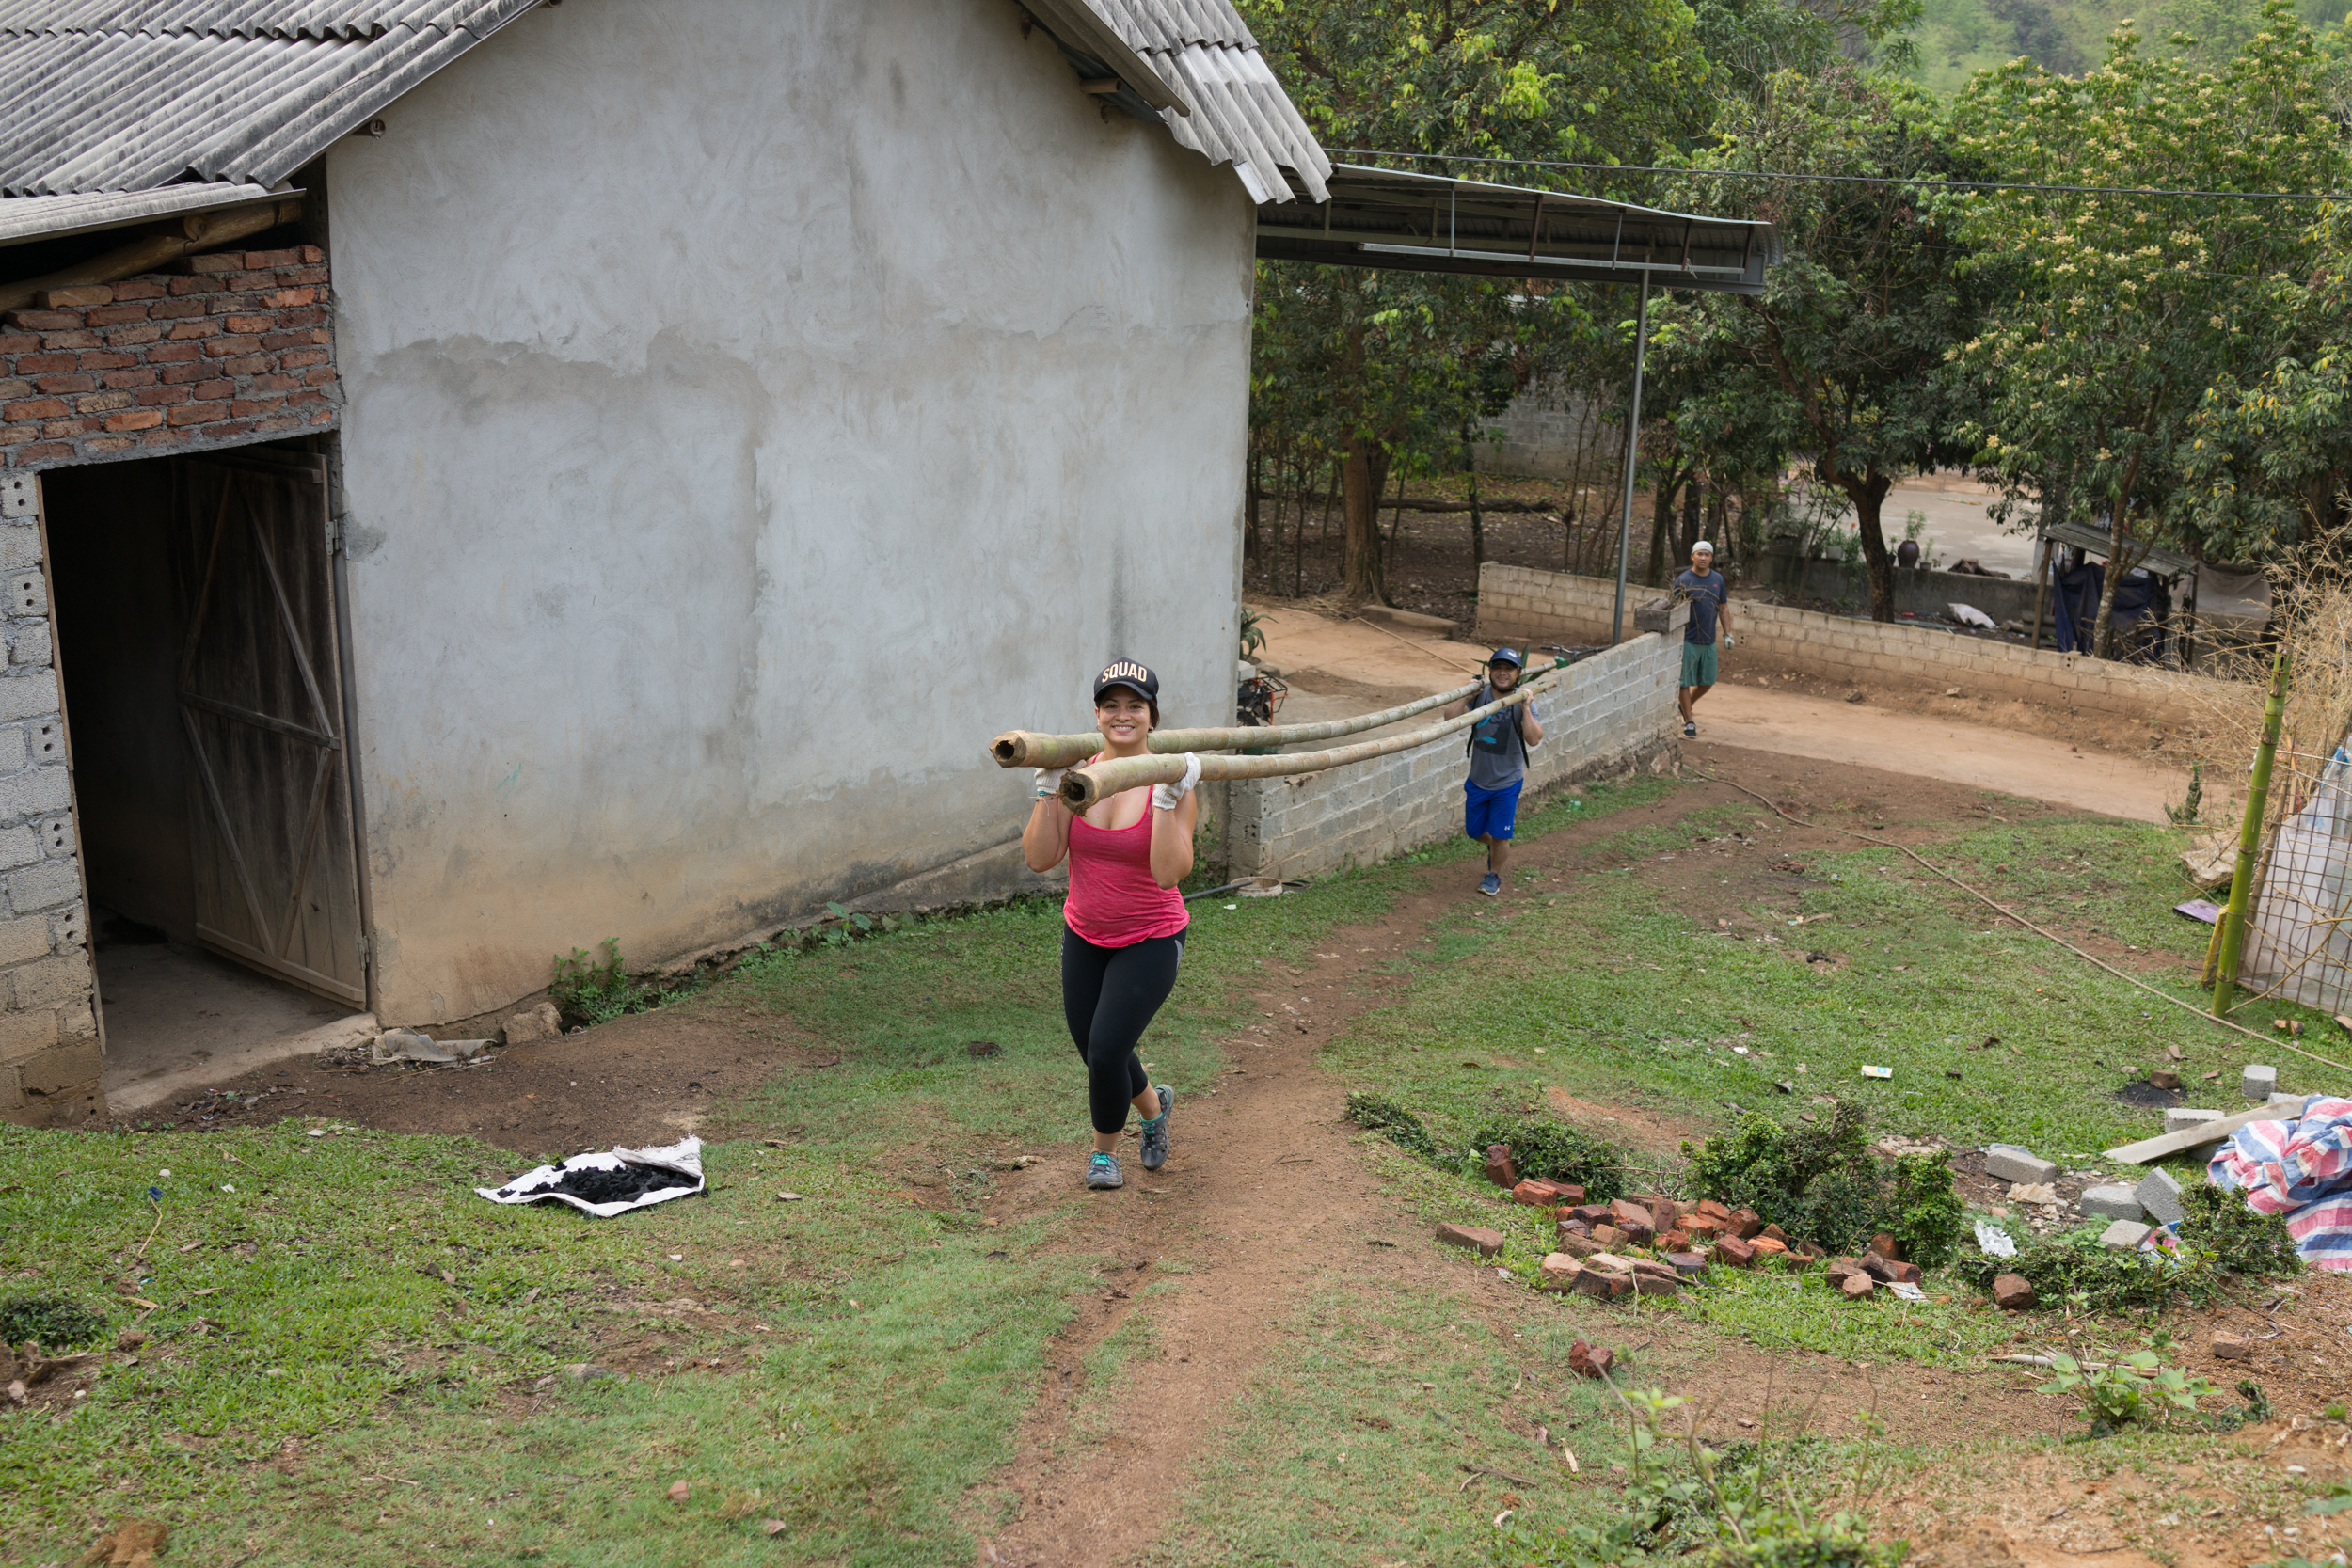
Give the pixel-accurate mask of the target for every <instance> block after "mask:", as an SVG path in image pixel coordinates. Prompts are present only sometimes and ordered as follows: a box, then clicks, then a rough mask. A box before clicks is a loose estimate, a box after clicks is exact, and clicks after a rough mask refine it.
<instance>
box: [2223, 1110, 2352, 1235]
mask: <svg viewBox="0 0 2352 1568" xmlns="http://www.w3.org/2000/svg"><path fill="white" fill-rule="evenodd" d="M2205 1174H2206V1176H2207V1177H2208V1178H2209V1179H2210V1180H2212V1182H2213V1184H2214V1185H2215V1186H2217V1187H2220V1188H2224V1189H2226V1190H2230V1191H2238V1192H2243V1193H2245V1195H2246V1203H2247V1207H2249V1208H2250V1209H2252V1210H2254V1211H2255V1212H2258V1213H2264V1214H2284V1215H2285V1216H2286V1217H2287V1230H2288V1232H2289V1233H2290V1234H2292V1235H2293V1236H2294V1237H2295V1250H2296V1252H2298V1253H2300V1254H2301V1255H2302V1258H2303V1261H2304V1262H2305V1263H2307V1264H2309V1265H2311V1266H2312V1268H2314V1269H2335V1270H2340V1271H2343V1272H2344V1273H2352V1100H2338V1099H2333V1098H2330V1097H2328V1096H2327V1095H2317V1094H2315V1095H2312V1096H2311V1097H2310V1098H2309V1099H2307V1100H2306V1101H2303V1110H2302V1114H2301V1115H2299V1116H2298V1117H2296V1118H2295V1119H2293V1120H2291V1121H2257V1122H2252V1123H2249V1125H2247V1126H2245V1127H2241V1128H2239V1129H2238V1130H2237V1132H2234V1133H2233V1134H2232V1135H2231V1137H2230V1140H2229V1142H2227V1143H2225V1144H2223V1145H2222V1146H2221V1152H2219V1153H2218V1154H2216V1155H2215V1156H2214V1157H2213V1162H2212V1164H2209V1165H2207V1166H2206V1168H2205Z"/></svg>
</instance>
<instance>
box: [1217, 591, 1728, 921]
mask: <svg viewBox="0 0 2352 1568" xmlns="http://www.w3.org/2000/svg"><path fill="white" fill-rule="evenodd" d="M1680 658H1681V651H1680V649H1679V647H1677V646H1676V645H1674V644H1671V643H1669V642H1668V641H1665V640H1664V639H1662V638H1659V637H1655V636H1644V637H1637V638H1634V639H1632V640H1630V641H1627V642H1625V643H1623V644H1621V645H1619V646H1618V647H1615V648H1612V649H1610V650H1609V651H1608V652H1606V653H1603V654H1598V655H1596V656H1595V657H1591V658H1588V659H1586V660H1584V661H1583V662H1582V663H1580V664H1577V665H1573V666H1571V667H1570V668H1569V669H1568V670H1567V672H1566V673H1565V674H1563V675H1562V676H1561V677H1560V679H1559V681H1558V682H1557V683H1555V685H1554V686H1553V688H1552V689H1550V690H1549V691H1547V692H1545V693H1544V694H1542V695H1540V696H1538V697H1537V698H1536V699H1535V703H1536V709H1535V711H1536V715H1537V717H1539V718H1540V719H1541V720H1542V721H1543V724H1544V740H1543V744H1542V745H1540V746H1537V747H1535V748H1534V749H1533V750H1532V751H1531V752H1529V755H1528V783H1527V794H1528V795H1529V796H1531V797H1532V796H1534V795H1535V794H1537V793H1539V792H1541V791H1543V790H1545V789H1549V788H1552V787H1554V786H1556V785H1559V784H1565V783H1567V782H1568V781H1570V780H1572V779H1576V778H1580V777H1586V776H1590V775H1592V774H1595V773H1599V772H1602V771H1605V770H1608V769H1610V768H1617V767H1622V766H1624V765H1626V764H1628V763H1629V762H1632V761H1634V760H1636V759H1638V758H1640V757H1643V756H1645V755H1648V754H1650V753H1653V752H1657V751H1658V750H1659V749H1660V748H1661V747H1663V746H1666V745H1669V744H1671V743H1672V741H1673V738H1674V736H1675V732H1676V728H1677V717H1676V709H1675V680H1676V677H1677V674H1678V673H1680V662H1679V661H1680ZM1468 768H1469V763H1468V761H1467V759H1466V757H1465V755H1464V752H1463V738H1462V736H1460V735H1459V734H1454V735H1448V736H1439V737H1438V739H1435V740H1431V741H1427V742H1425V743H1423V744H1422V745H1420V746H1416V747H1414V748H1412V749H1411V750H1409V751H1405V752H1394V753H1391V755H1389V756H1385V757H1380V758H1377V759H1375V761H1373V762H1369V763H1365V764H1361V765H1359V766H1358V767H1355V768H1336V769H1333V770H1332V771H1330V772H1327V773H1301V774H1296V775H1293V776H1291V777H1287V778H1271V779H1237V780H1234V781H1232V782H1231V783H1228V784H1221V785H1208V786H1204V787H1206V788H1208V789H1210V790H1211V791H1212V793H1211V795H1210V797H1209V801H1210V804H1211V806H1212V808H1213V809H1214V810H1216V813H1217V814H1218V820H1219V821H1220V822H1222V823H1223V824H1224V834H1223V837H1224V844H1225V853H1226V864H1227V867H1228V875H1230V876H1233V877H1308V876H1313V875H1316V874H1318V873H1321V872H1326V871H1330V870H1334V869H1336V868H1338V867H1341V866H1344V865H1369V864H1372V863H1375V862H1377V861H1381V860H1385V859H1387V858H1389V857H1390V856H1392V855H1396V854H1399V853H1402V852H1403V851H1405V850H1407V849H1412V848H1415V847H1419V846H1421V845H1423V844H1427V843H1430V842H1432V841H1434V840H1437V839H1441V838H1444V837H1447V836H1448V835H1450V834H1454V833H1458V832H1461V828H1462V816H1461V813H1462V780H1463V778H1464V777H1465V775H1466V774H1467V771H1468Z"/></svg>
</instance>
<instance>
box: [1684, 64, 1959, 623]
mask: <svg viewBox="0 0 2352 1568" xmlns="http://www.w3.org/2000/svg"><path fill="white" fill-rule="evenodd" d="M1692 166H1693V167H1694V168H1696V169H1708V168H1727V169H1756V168H1769V169H1772V170H1774V171H1776V172H1787V173H1795V174H1820V175H1866V176H1885V177H1889V178H1894V179H1901V180H1921V179H1930V180H1931V179H1936V178H1939V177H1943V176H1947V175H1949V174H1951V173H1952V172H1954V171H1955V169H1956V168H1957V167H1958V166H1959V162H1958V158H1957V156H1956V154H1955V152H1954V150H1953V149H1952V148H1951V146H1950V143H1949V140H1948V138H1947V136H1946V135H1945V134H1944V130H1943V127H1942V125H1941V123H1940V114H1939V111H1938V108H1937V105H1936V104H1935V103H1933V101H1931V100H1930V99H1929V98H1927V97H1926V96H1925V95H1924V94H1922V93H1920V92H1919V91H1917V90H1916V89H1914V88H1911V87H1905V86H1903V85H1901V84H1899V83H1892V82H1887V81H1884V80H1877V79H1872V78H1870V77H1867V76H1865V75H1864V74H1862V73H1861V72H1860V71H1856V70H1854V69H1853V68H1852V67H1851V66H1847V65H1843V64H1838V65H1833V66H1831V67H1829V68H1828V69H1826V70H1824V71H1820V73H1818V74H1816V75H1812V76H1800V75H1798V74H1797V73H1795V72H1791V71H1784V72H1782V73H1781V74H1780V75H1778V76H1776V77H1774V78H1773V79H1772V82H1771V83H1770V84H1768V85H1767V87H1766V90H1765V91H1764V92H1763V94H1762V95H1761V96H1760V97H1759V98H1757V99H1756V100H1755V101H1753V102H1741V103H1731V104H1728V105H1726V107H1725V111H1724V123H1723V124H1722V126H1721V127H1720V128H1719V130H1718V133H1717V135H1716V138H1715V140H1714V142H1713V143H1712V144H1711V145H1709V146H1708V148H1706V149H1705V150H1703V151H1702V152H1700V153H1699V154H1697V155H1695V156H1694V157H1693V158H1692ZM1686 189H1687V197H1686V199H1688V200H1689V201H1691V202H1692V203H1693V204H1696V203H1698V202H1700V201H1702V200H1704V199H1705V198H1706V194H1707V193H1708V192H1709V191H1721V192H1723V193H1724V194H1723V196H1722V197H1721V198H1719V200H1718V203H1717V204H1718V206H1719V207H1721V206H1736V207H1738V208H1740V210H1742V211H1744V212H1745V213H1747V214H1751V215H1755V216H1758V217H1768V218H1771V219H1772V221H1773V222H1774V223H1775V224H1776V225H1777V226H1778V227H1779V229H1780V231H1781V235H1782V243H1783V245H1784V246H1785V247H1786V251H1787V255H1786V259H1785V260H1784V261H1782V262H1781V263H1780V264H1779V265H1778V266H1776V267H1774V268H1772V270H1771V271H1770V272H1769V273H1767V274H1766V276H1765V292H1764V293H1762V294H1760V295H1701V296H1698V297H1697V298H1696V299H1695V300H1693V301H1692V302H1691V303H1689V304H1687V305H1686V304H1677V305H1676V306H1673V307H1670V308H1668V309H1666V310H1664V311H1662V312H1661V324H1660V331H1659V334H1658V344H1659V354H1660V357H1661V360H1662V361H1664V362H1665V363H1666V364H1667V365H1669V366H1671V367H1675V368H1677V369H1678V370H1680V372H1682V373H1683V374H1684V375H1685V376H1686V377H1687V378H1688V379H1690V380H1691V381H1692V383H1693V384H1694V389H1693V390H1692V392H1691V393H1690V395H1689V396H1687V397H1686V398H1685V399H1684V400H1683V401H1682V403H1681V404H1680V406H1679V407H1677V410H1676V412H1675V419H1676V421H1677V426H1678V427H1679V428H1680V430H1681V431H1682V432H1683V433H1684V436H1685V437H1686V439H1688V440H1689V441H1691V442H1692V443H1695V444H1698V445H1700V446H1702V447H1704V448H1706V449H1707V450H1708V451H1714V452H1718V453H1721V454H1722V455H1723V458H1724V465H1725V466H1726V467H1729V468H1731V469H1732V470H1734V471H1738V472H1743V473H1748V474H1756V473H1765V472H1772V471H1774V470H1776V469H1777V468H1778V467H1780V465H1781V463H1782V462H1783V461H1785V459H1786V458H1787V457H1788V455H1790V454H1801V455H1802V456H1803V457H1804V460H1805V462H1806V463H1807V465H1808V466H1809V467H1811V468H1812V470H1813V473H1814V476H1815V478H1816V479H1818V480H1819V481H1820V483H1822V484H1824V485H1827V486H1830V487H1832V488H1834V489H1836V490H1837V491H1839V492H1841V493H1842V494H1843V495H1844V496H1845V497H1846V498H1847V499H1848V500H1849V501H1851V503H1852V506H1853V511H1854V522H1855V527H1856V530H1857V531H1858V532H1859V533H1860V535H1861V540H1862V553H1863V559H1864V561H1865V562H1866V563H1867V566H1868V569H1869V578H1870V610H1871V613H1872V615H1874V616H1875V617H1876V618H1877V619H1879V620H1882V621H1891V620H1893V619H1894V614H1895V608H1894V577H1893V556H1892V554H1891V553H1890V552H1889V550H1888V548H1887V544H1886V535H1885V531H1884V528H1883V522H1882V515H1881V514H1882V509H1883V504H1884V502H1885V499H1886V496H1887V492H1888V491H1889V490H1891V489H1892V488H1893V487H1894V485H1895V483H1896V482H1897V481H1898V480H1899V479H1901V478H1902V477H1903V476H1904V475H1906V474H1909V473H1914V472H1916V471H1918V470H1920V469H1923V468H1928V467H1934V466H1936V465H1938V464H1941V463H1946V462H1952V461H1957V460H1960V459H1962V458H1963V457H1964V456H1965V455H1966V449H1964V448H1963V447H1961V446H1960V445H1958V444H1957V443H1956V441H1955V440H1954V438H1953V434H1952V432H1953V429H1954V426H1955V424H1956V422H1957V420H1958V418H1959V415H1960V412H1961V411H1962V408H1963V404H1962V402H1961V398H1962V395H1963V387H1962V386H1961V384H1960V382H1959V381H1958V379H1957V378H1956V377H1954V376H1952V375H1950V374H1948V373H1947V372H1946V371H1945V369H1944V365H1945V360H1946V356H1947V354H1948V353H1949V352H1950V350H1951V349H1952V347H1953V346H1954V345H1955V344H1956V343H1958V342H1960V341H1963V339H1964V338H1965V337H1966V329H1967V326H1968V324H1969V322H1970V320H1971V319H1972V313H1973V310H1974V306H1973V304H1972V302H1971V301H1970V300H1969V298H1968V297H1967V295H1966V293H1965V292H1964V291H1963V288H1962V286H1961V284H1960V282H1959V281H1958V280H1957V279H1956V278H1955V277H1954V274H1953V269H1952V266H1951V248H1952V245H1953V244H1954V235H1953V233H1952V226H1951V225H1950V224H1949V223H1948V222H1947V221H1945V220H1944V219H1942V218H1941V217H1940V216H1939V215H1938V214H1937V212H1936V209H1935V207H1934V205H1933V204H1932V203H1931V201H1929V200H1927V199H1925V197H1926V194H1927V193H1924V192H1922V191H1921V190H1919V189H1917V188H1916V187H1912V186H1906V185H1880V184H1864V183H1845V182H1835V181H1809V182H1797V181H1777V180H1775V181H1759V180H1752V179H1751V180H1733V179H1728V178H1723V179H1715V180H1706V179H1692V180H1690V181H1688V182H1686Z"/></svg>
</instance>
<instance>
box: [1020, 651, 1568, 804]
mask: <svg viewBox="0 0 2352 1568" xmlns="http://www.w3.org/2000/svg"><path fill="white" fill-rule="evenodd" d="M1562 668H1563V666H1561V665H1557V664H1555V665H1553V666H1552V667H1551V669H1550V670H1549V671H1547V672H1545V673H1543V674H1541V675H1539V676H1537V677H1536V678H1535V679H1534V680H1532V681H1530V682H1528V684H1527V685H1525V686H1523V687H1520V688H1518V689H1516V690H1514V691H1513V692H1512V693H1511V694H1510V695H1509V696H1507V697H1502V698H1498V699H1497V700H1496V701H1494V702H1491V703H1488V704H1487V705H1486V706H1485V707H1474V708H1472V709H1470V711H1469V712H1468V713H1465V714H1462V715H1460V716H1459V717H1456V718H1453V719H1447V720H1444V721H1440V722H1438V723H1435V724H1430V725H1426V726H1424V727H1422V728H1421V729H1418V730H1411V731H1408V732H1406V734H1404V735H1400V736H1391V737H1390V738H1388V739H1386V740H1364V741H1359V742H1358V743H1357V744H1355V745H1353V746H1337V747H1333V748H1331V749H1330V750H1328V751H1323V752H1284V753H1282V754H1280V755H1279V756H1257V757H1225V756H1207V757H1202V758H1201V759H1200V777H1201V779H1202V780H1203V781H1204V782H1206V781H1210V780H1216V779H1270V778H1289V777H1291V776H1293V775H1294V774H1298V773H1321V772H1325V771H1327V769H1330V768H1344V767H1347V766H1348V765H1349V764H1350V763H1358V762H1370V761H1371V760H1372V759H1373V758H1375V757H1384V756H1388V755H1389V754H1391V752H1403V751H1409V750H1410V749H1411V748H1413V747H1415V746H1419V745H1422V744H1423V743H1424V742H1426V741H1431V740H1435V739H1437V738H1438V736H1442V735H1450V734H1452V733H1454V731H1456V730H1463V729H1468V728H1469V727H1470V725H1472V724H1475V723H1477V722H1479V721H1481V720H1484V719H1485V718H1486V717H1487V716H1488V715H1489V714H1493V713H1498V712H1501V711H1502V709H1504V708H1506V707H1512V706H1516V705H1518V704H1520V703H1523V702H1525V701H1527V700H1528V699H1529V698H1530V697H1533V696H1534V695H1535V694H1536V693H1538V692H1540V691H1543V690H1545V689H1548V687H1549V683H1550V682H1551V679H1552V677H1553V676H1554V675H1556V674H1558V673H1559V672H1560V670H1561V669H1562ZM1460 695H1461V693H1459V692H1456V693H1454V696H1455V697H1456V698H1458V697H1459V696H1460ZM1341 722H1348V721H1341ZM1170 733H1171V734H1181V733H1183V732H1181V731H1173V732H1170ZM1240 733H1242V734H1245V735H1260V736H1263V735H1264V734H1265V733H1266V732H1265V731H1264V730H1245V731H1242V732H1240ZM1183 776H1184V758H1183V757H1181V756H1143V757H1114V758H1112V759H1111V760H1110V761H1108V762H1098V763H1096V764H1094V765H1093V766H1092V767H1089V768H1071V769H1070V771H1069V772H1067V773H1065V774H1063V775H1062V781H1061V798H1062V800H1063V801H1064V802H1065V803H1066V804H1068V806H1069V807H1070V809H1071V810H1073V811H1086V810H1088V809H1089V808H1090V807H1092V806H1093V805H1094V803H1095V802H1096V801H1098V800H1104V799H1106V798H1107V797H1109V796H1113V795H1117V794H1120V792H1121V791H1124V790H1130V789H1136V788H1140V787H1141V786H1142V785H1144V784H1174V783H1175V782H1176V781H1177V780H1178V779H1180V778H1182V777H1183Z"/></svg>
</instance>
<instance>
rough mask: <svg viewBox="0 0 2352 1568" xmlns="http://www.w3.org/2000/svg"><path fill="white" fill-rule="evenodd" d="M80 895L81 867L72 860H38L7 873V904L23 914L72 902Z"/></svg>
mask: <svg viewBox="0 0 2352 1568" xmlns="http://www.w3.org/2000/svg"><path fill="white" fill-rule="evenodd" d="M81 895H82V878H81V872H80V868H79V867H78V866H76V865H75V864H74V863H73V862H72V861H71V860H53V861H37V862H35V863H33V864H31V865H28V866H25V867H24V869H22V870H20V871H12V872H10V873H9V874H8V907H9V908H10V909H12V910H15V911H17V912H18V913H20V914H21V913H24V912H25V911H31V910H46V909H54V908H55V907H56V906H57V905H59V904H70V903H72V901H73V900H74V899H76V898H79V897H80V896H81Z"/></svg>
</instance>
